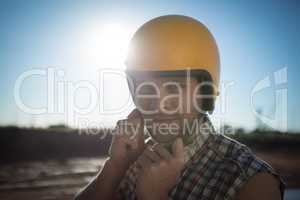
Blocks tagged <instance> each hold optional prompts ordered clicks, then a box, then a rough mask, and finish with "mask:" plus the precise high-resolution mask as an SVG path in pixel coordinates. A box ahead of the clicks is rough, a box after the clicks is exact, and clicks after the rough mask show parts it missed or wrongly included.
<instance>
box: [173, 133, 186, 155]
mask: <svg viewBox="0 0 300 200" xmlns="http://www.w3.org/2000/svg"><path fill="white" fill-rule="evenodd" d="M172 152H173V157H175V158H180V159H183V157H184V153H183V141H182V139H181V138H177V139H176V140H175V141H174V143H173V145H172Z"/></svg>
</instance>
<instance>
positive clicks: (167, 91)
mask: <svg viewBox="0 0 300 200" xmlns="http://www.w3.org/2000/svg"><path fill="white" fill-rule="evenodd" d="M219 63H220V62H219V53H218V48H217V45H216V43H215V40H214V38H213V36H212V35H211V33H210V32H209V31H208V29H207V28H206V27H205V26H204V25H203V24H201V23H200V22H198V21H197V20H195V19H192V18H190V17H186V16H179V15H169V16H162V17H158V18H155V19H153V20H151V21H149V22H147V23H145V24H144V25H143V26H142V27H141V28H140V29H138V31H137V32H136V33H135V35H134V36H133V39H132V41H131V46H130V51H129V54H128V58H127V61H126V64H127V70H126V73H127V76H128V84H129V88H130V92H131V94H132V97H133V100H134V103H135V105H136V107H137V108H136V109H135V110H134V111H132V112H131V114H130V115H129V116H128V118H127V119H125V120H120V121H119V122H118V124H117V127H116V132H115V135H114V138H113V141H112V144H111V148H110V158H109V159H108V160H107V161H106V163H105V165H104V166H103V168H102V170H101V172H100V173H99V174H98V175H97V176H96V178H95V179H94V180H93V181H92V182H91V183H90V184H89V185H88V186H87V187H86V188H85V189H84V190H83V191H82V192H81V193H79V195H78V196H77V199H80V200H84V199H142V200H148V199H149V200H150V199H151V200H153V199H161V200H163V199H190V200H192V199H265V200H271V199H272V200H275V199H282V197H283V191H284V189H283V188H284V187H283V183H282V182H281V179H280V178H279V176H278V175H277V174H276V173H275V171H274V170H273V169H272V168H271V167H270V166H269V165H268V164H266V163H265V162H263V161H261V160H260V159H258V158H257V157H256V156H255V155H254V154H253V153H252V152H251V150H249V149H248V148H247V147H246V146H245V145H242V144H240V143H238V142H236V141H234V140H231V139H229V138H227V137H225V136H223V135H218V134H216V133H215V130H214V128H213V126H212V124H211V123H210V120H209V118H208V114H207V113H212V111H213V110H214V103H215V99H216V96H217V95H218V93H219V92H218V85H219V71H220V64H219ZM147 136H148V138H147V139H146V141H145V138H146V137H147Z"/></svg>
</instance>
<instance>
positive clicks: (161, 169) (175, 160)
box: [137, 138, 184, 200]
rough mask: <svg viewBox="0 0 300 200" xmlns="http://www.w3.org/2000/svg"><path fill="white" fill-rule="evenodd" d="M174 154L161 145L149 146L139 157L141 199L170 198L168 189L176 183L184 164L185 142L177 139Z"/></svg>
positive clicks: (139, 190)
mask: <svg viewBox="0 0 300 200" xmlns="http://www.w3.org/2000/svg"><path fill="white" fill-rule="evenodd" d="M172 149H173V155H172V154H170V153H169V152H168V151H167V150H166V149H164V148H163V147H162V146H161V145H159V144H156V145H154V146H153V147H150V146H148V147H147V148H146V149H145V150H144V152H143V154H142V155H141V156H140V157H139V158H138V160H137V164H138V165H139V166H140V167H141V169H140V171H139V176H138V182H137V196H138V199H140V200H148V199H159V200H161V199H168V191H169V190H170V189H171V188H172V187H173V186H174V185H175V183H176V180H177V178H178V177H179V175H180V172H181V170H182V169H183V166H184V157H183V155H184V154H183V142H182V139H181V138H178V139H176V141H175V142H174V144H173V147H172Z"/></svg>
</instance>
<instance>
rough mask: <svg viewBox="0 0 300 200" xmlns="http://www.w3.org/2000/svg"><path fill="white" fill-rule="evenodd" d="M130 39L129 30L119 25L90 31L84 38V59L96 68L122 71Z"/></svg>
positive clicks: (108, 25)
mask: <svg viewBox="0 0 300 200" xmlns="http://www.w3.org/2000/svg"><path fill="white" fill-rule="evenodd" d="M130 38H131V34H130V31H129V28H128V27H124V26H121V25H120V24H106V25H104V26H102V27H99V28H95V29H92V30H91V32H90V33H88V34H87V35H86V38H85V42H84V46H85V48H83V49H84V50H83V51H84V52H83V54H84V59H86V60H85V61H87V62H88V63H89V64H91V65H94V66H96V67H101V68H117V69H124V68H125V65H124V60H125V57H126V55H127V49H128V44H129V42H130Z"/></svg>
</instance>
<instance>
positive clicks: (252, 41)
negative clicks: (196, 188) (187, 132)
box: [0, 0, 300, 131]
mask: <svg viewBox="0 0 300 200" xmlns="http://www.w3.org/2000/svg"><path fill="white" fill-rule="evenodd" d="M299 13H300V6H299V3H298V1H296V0H295V1H291V0H290V1H263V2H262V1H251V2H249V1H230V2H229V1H214V0H213V1H212V0H210V1H189V0H186V1H174V0H173V1H55V0H52V1H1V3H0V25H1V29H0V74H1V80H0V89H1V94H2V95H1V98H0V106H1V113H0V124H1V125H7V124H17V125H21V126H29V125H36V126H47V125H49V124H55V123H69V121H66V114H65V113H48V114H47V113H46V114H40V115H33V114H28V113H24V111H22V110H20V108H19V107H18V106H17V105H16V102H15V100H14V86H15V83H16V80H17V78H18V77H19V76H20V75H21V74H22V73H23V72H25V71H28V70H31V69H47V67H52V68H53V69H54V70H63V71H64V76H62V77H60V78H61V79H60V80H61V81H65V82H68V81H69V82H73V83H74V82H78V81H80V80H89V81H91V82H92V83H95V84H96V83H97V82H98V79H97V78H98V77H97V69H101V68H107V67H108V68H109V67H110V65H114V68H118V67H119V68H120V69H124V66H118V65H122V64H121V62H119V61H120V60H121V57H118V59H119V60H117V59H116V60H115V61H116V62H113V61H112V62H109V61H110V60H114V57H112V56H111V55H112V54H109V53H107V52H106V49H104V50H103V48H102V49H101V48H99V46H97V45H96V46H95V44H94V43H99V44H98V45H100V46H102V47H110V46H109V45H110V44H112V45H111V46H113V47H112V48H111V49H109V50H108V51H112V52H118V51H119V49H120V48H123V47H124V45H125V44H126V42H129V39H130V36H131V35H132V34H133V33H134V31H135V30H136V29H137V28H138V27H139V26H140V25H142V24H143V23H144V22H146V21H148V20H150V19H152V18H154V17H157V16H160V15H166V14H183V15H188V16H191V17H194V18H196V19H198V20H199V21H201V22H202V23H204V24H205V25H206V26H207V27H208V28H209V30H210V31H211V32H212V34H213V35H214V37H215V39H216V41H217V44H218V47H219V51H220V55H221V79H222V82H223V83H230V82H231V83H232V84H233V85H231V86H230V89H229V91H228V93H226V94H227V101H226V105H227V106H226V110H225V111H223V112H221V111H219V112H218V111H216V113H215V120H218V119H221V120H219V121H222V122H224V123H230V124H232V125H234V126H242V127H246V128H250V129H251V128H254V127H255V125H256V117H255V114H254V113H253V110H258V109H260V110H262V112H263V115H264V116H268V118H269V119H271V121H272V116H273V115H274V113H275V111H276V108H277V107H278V106H281V104H284V102H283V103H282V102H281V103H280V102H279V103H278V102H275V94H276V91H280V90H282V91H287V111H286V113H287V123H288V129H289V130H293V131H299V130H300V123H298V122H299V120H300V106H299V105H298V102H300V98H299V97H300V96H299V92H298V91H299V90H298V87H299V86H300V79H299V77H298V76H299V75H300V73H299V72H300V59H299V52H300V37H299V32H300V14H299ZM112 26H113V27H116V26H117V27H119V28H120V27H121V28H120V29H118V28H117V29H116V28H113V29H111V28H107V27H112ZM103 27H104V28H103ZM105 27H106V28H105ZM107 30H109V31H107ZM111 30H114V32H112V31H111ZM118 30H119V31H118ZM105 31H106V32H105ZM103 32H104V33H103ZM102 33H103V34H104V35H106V36H107V35H108V36H107V38H106V39H105V40H101V39H97V38H98V36H99V37H102V36H103V34H102ZM111 34H113V36H114V37H115V38H119V40H118V39H116V40H113V39H112V38H114V37H112V36H109V35H111ZM125 35H126V36H125ZM106 36H105V37H106ZM105 37H104V36H103V38H105ZM116 41H120V43H122V45H123V46H122V47H120V46H118V42H116ZM102 43H103V44H102ZM104 43H105V45H106V46H105V45H104ZM101 53H103V54H104V55H105V56H103V55H101ZM120 54H121V53H120ZM101 56H102V57H101ZM101 59H102V60H101ZM99 60H101V61H99ZM103 60H106V62H103ZM117 61H118V62H117ZM282 69H283V70H282ZM285 69H286V70H287V71H286V72H287V82H285V83H283V84H279V85H276V84H274V82H275V81H274V80H275V79H274V72H276V71H279V70H282V71H283V72H284V70H285ZM282 71H281V72H282ZM266 77H269V78H270V82H271V86H270V87H268V88H265V89H264V90H262V91H260V92H258V93H256V94H255V95H254V96H253V100H254V101H253V102H254V105H251V104H250V96H251V95H250V94H251V91H253V88H254V87H255V86H257V83H259V81H260V80H264V79H265V78H266ZM124 83H125V82H124V80H120V79H118V78H116V77H115V78H113V77H111V78H109V79H107V83H106V84H105V88H106V90H105V91H106V93H105V94H102V93H99V94H98V95H99V96H100V97H102V99H101V98H100V100H99V105H100V106H101V105H102V104H103V105H104V107H114V106H117V105H118V104H120V103H119V102H120V101H122V99H123V97H124V95H125V96H128V92H127V91H126V89H127V88H126V86H124ZM45 88H47V84H46V82H45V80H44V79H43V77H35V78H32V79H31V80H27V81H26V82H25V81H24V85H22V99H23V100H24V102H25V103H26V104H28V105H31V106H33V107H43V106H45V105H46V104H47V95H46V92H45V91H46V89H45ZM221 93H222V90H221ZM86 95H88V93H87V92H86V91H84V90H79V91H78V93H76V100H75V101H76V102H77V104H78V105H81V106H82V107H84V106H85V105H87V102H86V101H87V99H88V98H87V97H86ZM103 96H104V97H105V98H103ZM58 101H59V100H58ZM219 101H220V99H219ZM220 105H221V103H220ZM130 109H132V106H129V107H128V108H126V109H125V110H123V111H122V112H119V113H117V114H112V115H107V114H106V115H102V114H99V113H95V112H89V113H85V114H83V115H79V114H78V117H79V118H80V117H82V118H84V119H86V120H94V122H95V123H102V124H103V125H106V124H113V123H114V122H115V121H116V120H117V119H119V118H122V117H125V116H126V114H128V112H129V111H130ZM273 122H275V124H276V121H274V120H273ZM216 123H218V122H216ZM278 123H280V121H278ZM69 124H70V125H72V126H76V123H72V122H70V123H69ZM277 125H278V124H277ZM275 128H276V127H275Z"/></svg>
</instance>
